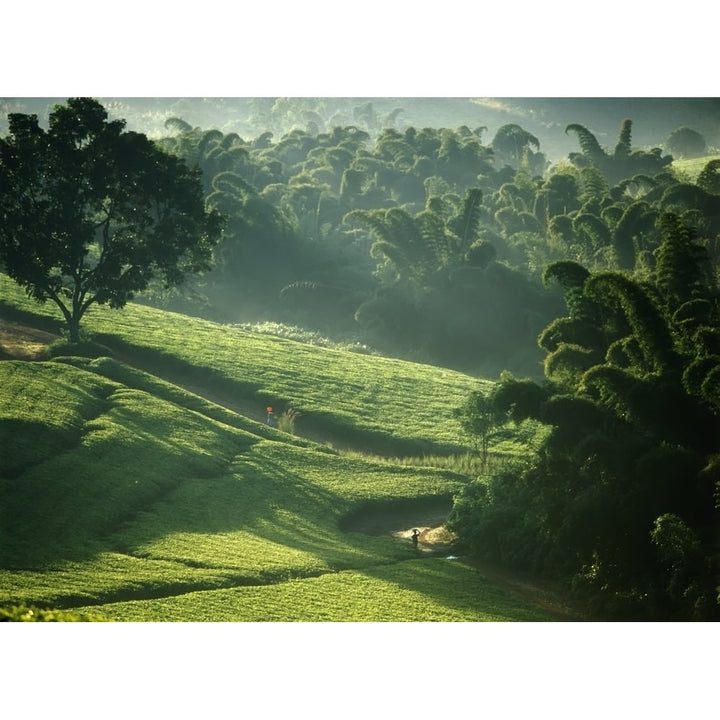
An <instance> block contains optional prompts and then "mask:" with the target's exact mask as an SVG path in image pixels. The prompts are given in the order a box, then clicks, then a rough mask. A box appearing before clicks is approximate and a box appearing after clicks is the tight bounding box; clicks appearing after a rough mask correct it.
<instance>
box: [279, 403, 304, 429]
mask: <svg viewBox="0 0 720 720" xmlns="http://www.w3.org/2000/svg"><path fill="white" fill-rule="evenodd" d="M300 414H301V413H300V411H299V410H296V409H295V408H288V409H287V410H286V411H285V412H284V413H282V415H280V417H278V429H279V430H282V431H283V432H286V433H289V434H290V435H294V434H295V419H296V418H298V417H299V416H300Z"/></svg>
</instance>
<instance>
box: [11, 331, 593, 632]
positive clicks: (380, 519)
mask: <svg viewBox="0 0 720 720" xmlns="http://www.w3.org/2000/svg"><path fill="white" fill-rule="evenodd" d="M59 337H60V336H59V335H55V334H52V333H49V332H45V331H43V330H38V329H36V328H32V327H29V326H26V325H22V324H20V323H16V322H12V321H9V320H4V319H2V318H0V360H3V359H5V360H38V359H39V358H40V357H41V355H42V352H43V351H44V350H45V348H47V346H48V345H50V344H51V343H52V342H54V341H55V340H58V339H59ZM115 357H116V359H117V360H118V361H120V362H125V363H127V364H128V365H131V366H134V367H138V369H140V370H143V369H144V368H143V367H141V365H137V364H136V363H134V362H133V360H132V358H129V357H121V356H119V355H117V354H116V356H115ZM146 371H147V370H146ZM163 379H164V380H167V381H168V382H172V383H174V384H177V385H178V386H180V387H183V388H184V389H185V390H188V391H189V392H192V393H194V394H196V395H198V396H200V397H203V398H205V399H206V400H208V401H209V402H212V403H215V404H217V405H220V406H222V407H225V408H227V409H228V410H231V411H233V412H237V413H239V414H241V415H244V416H246V417H249V418H251V419H253V420H258V421H260V422H263V421H264V419H265V417H264V414H263V412H262V411H261V410H258V408H256V407H254V406H251V404H250V403H248V404H247V405H243V404H239V403H229V402H228V401H227V400H226V399H224V398H222V397H219V396H217V395H214V394H213V393H208V392H207V391H206V390H205V389H204V388H202V387H200V386H197V385H188V384H183V383H182V382H178V378H173V377H164V378H163ZM298 436H299V437H305V438H306V439H308V440H312V441H314V442H318V443H321V444H323V442H324V441H323V439H322V438H320V437H311V436H310V435H309V434H303V433H300V432H298ZM336 449H339V450H342V449H343V448H341V447H337V448H336ZM409 513H410V514H408V510H406V511H405V512H403V511H402V510H398V509H395V510H389V511H379V512H377V511H376V512H368V513H367V514H365V515H364V516H362V517H358V518H357V520H356V521H355V523H354V525H355V526H354V527H352V528H351V529H352V530H354V531H356V532H366V533H368V534H371V535H385V534H389V535H392V536H393V537H396V538H399V539H402V540H407V541H408V542H411V540H412V535H413V530H415V529H417V530H419V532H420V534H419V536H418V550H419V551H420V552H421V553H423V554H425V555H428V556H443V557H447V558H448V559H449V560H453V561H457V562H462V563H464V564H466V565H469V566H470V567H473V568H475V569H476V570H477V571H478V572H479V573H481V574H482V575H484V576H485V577H487V578H488V580H491V581H492V582H494V583H496V584H498V585H500V586H501V587H503V588H505V589H506V590H508V591H509V592H510V593H512V594H513V595H515V596H516V597H518V598H520V599H521V600H523V601H524V602H526V603H529V604H531V605H533V606H535V607H537V608H538V609H540V610H543V611H544V612H547V613H549V614H551V615H553V616H554V617H556V618H557V619H558V620H565V621H585V620H590V619H591V618H588V617H585V616H583V614H582V613H581V612H579V611H578V610H576V609H573V608H571V607H569V606H568V605H567V604H566V603H564V602H563V601H562V600H561V598H560V596H559V595H558V593H557V592H555V590H554V589H552V588H550V587H548V586H544V585H542V584H541V583H539V582H538V581H537V580H535V579H530V578H524V577H522V576H520V575H518V574H515V573H509V572H507V571H506V570H504V569H502V568H500V567H498V566H495V565H493V564H492V563H488V562H485V561H480V560H477V559H472V558H468V557H465V556H456V555H454V554H453V553H454V548H455V544H454V542H455V538H454V537H453V536H452V535H451V534H450V533H449V532H448V531H447V530H446V529H445V527H444V522H445V520H446V518H447V513H448V509H447V507H446V506H444V505H443V506H442V507H441V506H438V507H435V508H433V507H430V508H426V509H423V510H419V509H417V508H414V509H410V510H409Z"/></svg>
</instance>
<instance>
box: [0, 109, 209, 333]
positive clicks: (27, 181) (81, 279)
mask: <svg viewBox="0 0 720 720" xmlns="http://www.w3.org/2000/svg"><path fill="white" fill-rule="evenodd" d="M123 127H124V121H119V120H116V121H112V122H108V121H107V112H106V111H105V109H104V108H103V107H102V105H100V104H99V103H98V102H96V101H94V100H91V99H88V98H75V99H71V100H69V101H68V103H67V105H65V106H57V107H55V109H54V110H53V112H52V113H51V115H50V127H49V130H47V131H45V130H44V129H42V128H41V127H40V125H39V123H38V118H37V116H35V115H31V116H28V115H20V114H13V115H11V116H10V132H9V135H8V137H7V138H2V139H0V184H2V186H3V189H4V192H3V194H2V199H1V200H0V214H1V215H2V217H3V223H2V228H1V229H0V263H2V264H3V266H4V268H5V271H6V272H7V273H8V275H9V276H10V277H12V278H13V280H15V281H16V282H17V283H19V284H20V285H21V286H22V287H24V288H25V289H26V290H27V292H28V294H29V295H30V296H31V297H33V298H34V299H35V300H37V301H38V302H41V303H43V302H46V301H47V300H51V301H52V302H53V303H55V305H57V307H58V308H59V309H60V311H61V312H62V314H63V317H64V319H65V322H66V324H67V327H68V330H69V332H70V340H71V341H72V342H78V341H79V326H80V320H81V319H82V317H83V316H84V315H85V313H86V312H87V310H88V308H89V307H90V306H91V305H93V304H99V305H103V304H107V305H109V306H110V307H113V308H121V307H123V306H124V305H125V304H126V302H127V301H128V300H129V299H131V298H132V297H133V294H134V293H136V292H138V291H140V290H143V289H145V288H146V287H147V286H148V284H149V283H150V281H151V280H152V279H153V277H154V276H155V275H159V276H161V277H162V278H163V280H164V282H165V283H166V284H167V285H168V286H172V285H177V284H179V283H180V282H181V281H182V279H183V277H184V275H185V274H186V273H197V272H200V271H203V270H207V269H208V268H209V260H210V256H211V252H212V248H213V246H214V245H215V243H216V242H217V240H218V238H219V236H220V225H221V223H220V216H219V215H218V214H217V213H215V212H213V211H206V209H205V204H204V202H203V198H202V194H201V193H202V186H201V184H200V180H199V173H198V172H197V171H196V170H190V169H188V168H187V166H186V165H185V163H184V162H183V161H182V160H180V159H178V158H177V157H174V156H171V155H168V154H166V153H164V152H162V151H160V150H159V149H158V148H157V147H156V146H154V145H153V144H152V143H151V142H150V141H149V140H148V139H147V138H146V137H145V136H144V135H140V134H138V133H131V132H123Z"/></svg>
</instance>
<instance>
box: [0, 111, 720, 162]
mask: <svg viewBox="0 0 720 720" xmlns="http://www.w3.org/2000/svg"><path fill="white" fill-rule="evenodd" d="M65 100H66V98H4V99H2V100H0V132H4V131H5V130H6V129H7V115H8V113H10V112H26V113H35V114H37V115H38V116H39V117H40V118H41V119H42V118H46V117H47V114H48V112H49V110H50V108H51V107H52V105H53V104H55V103H58V102H64V101H65ZM99 100H100V101H101V102H102V103H103V104H104V105H105V106H106V108H107V109H108V111H109V113H110V114H111V116H113V117H123V118H125V119H126V120H127V121H128V126H129V127H130V128H131V129H133V130H138V131H141V132H145V133H146V134H148V135H150V136H159V135H162V134H163V133H164V132H165V130H164V122H165V120H166V119H167V118H168V117H172V116H175V117H180V118H182V119H183V120H185V121H186V122H188V123H189V124H191V125H193V126H199V127H202V128H207V129H210V128H212V127H217V128H218V129H220V130H222V131H223V132H237V133H238V134H239V135H240V136H241V137H244V138H246V139H247V138H251V137H256V136H257V135H259V134H261V133H262V132H265V131H267V130H270V131H271V132H273V133H274V134H275V135H276V136H277V138H276V139H279V137H280V136H281V135H282V134H283V133H284V132H287V131H289V130H290V129H292V127H293V126H295V127H303V129H306V128H308V127H312V126H311V123H312V122H313V119H314V120H315V121H318V119H320V121H321V122H324V123H325V124H327V125H333V124H353V123H356V124H360V125H363V123H368V122H370V123H371V124H373V126H374V129H375V130H377V129H379V128H380V127H383V126H384V124H385V123H384V122H383V121H384V120H387V124H391V125H393V126H394V127H396V128H398V129H399V130H403V129H404V128H406V127H408V126H414V127H449V128H453V129H454V128H457V127H460V126H461V125H467V126H468V127H470V128H471V129H474V128H477V127H486V128H487V131H486V132H485V134H484V135H483V138H484V141H485V142H487V143H489V142H491V140H492V138H493V137H494V135H495V133H496V132H497V130H498V128H500V127H501V126H502V125H505V124H508V123H516V124H518V125H521V126H522V127H523V128H524V129H526V130H528V131H529V132H531V133H533V134H534V135H535V136H536V137H537V138H538V140H539V141H540V149H541V150H542V151H543V152H544V153H545V154H546V155H547V156H548V157H549V158H550V159H551V160H558V159H561V158H563V157H565V156H566V155H567V153H568V152H572V151H576V150H578V149H579V148H578V145H577V139H576V138H575V137H572V136H567V135H565V127H566V126H567V125H568V124H570V123H580V124H581V125H585V126H586V127H587V128H588V129H589V130H590V131H591V132H593V133H594V134H595V136H596V137H597V139H598V141H599V142H600V144H601V145H604V146H608V147H612V146H614V144H615V142H616V140H617V136H618V133H619V130H620V124H621V122H622V121H623V119H624V118H627V117H629V118H631V119H632V121H633V145H635V146H637V147H656V146H661V145H662V143H663V142H664V141H665V140H666V139H667V137H668V135H669V134H670V133H671V132H672V131H673V130H675V129H677V128H678V127H681V126H683V125H684V126H687V127H691V128H692V129H694V130H696V131H697V132H699V133H700V134H702V135H703V136H704V137H705V140H706V142H707V143H708V145H710V146H720V98H682V97H680V98H612V97H601V98H582V97H565V98H458V97H450V98H441V97H434V98H407V97H400V98H397V97H396V98H390V97H385V98H341V97H334V98H295V99H292V98H290V99H288V100H286V101H285V102H282V103H276V102H275V101H276V100H277V98H99ZM316 116H319V118H318V117H316ZM322 129H323V128H320V130H322ZM370 129H373V128H370Z"/></svg>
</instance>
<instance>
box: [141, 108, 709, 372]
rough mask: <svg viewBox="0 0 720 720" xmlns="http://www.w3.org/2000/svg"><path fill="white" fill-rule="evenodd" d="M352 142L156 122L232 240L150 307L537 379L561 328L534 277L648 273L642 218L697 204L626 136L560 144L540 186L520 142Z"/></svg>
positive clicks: (440, 134)
mask: <svg viewBox="0 0 720 720" xmlns="http://www.w3.org/2000/svg"><path fill="white" fill-rule="evenodd" d="M365 111H366V113H367V112H370V110H368V109H367V108H365ZM306 120H307V119H306ZM375 121H376V122H377V120H375ZM359 125H361V123H358V125H347V126H336V127H333V128H332V129H330V130H329V131H327V132H312V124H311V125H309V126H308V127H309V128H310V129H306V130H302V129H295V130H292V131H290V132H287V133H285V134H284V135H282V136H280V137H277V138H276V137H275V136H274V135H273V134H272V132H270V131H268V132H266V133H261V134H259V135H257V136H256V137H254V138H252V139H249V140H245V139H243V138H241V137H240V136H239V135H237V134H235V133H223V132H221V131H219V130H214V129H210V130H206V129H201V128H197V127H191V126H190V125H188V124H187V123H186V122H185V121H183V120H182V119H181V118H170V119H168V120H167V121H166V123H165V126H166V129H167V137H165V138H163V139H161V140H159V143H160V144H161V145H162V146H163V147H164V148H165V149H167V150H168V151H169V152H171V153H173V154H176V155H179V156H180V157H182V158H184V159H185V160H186V161H187V162H188V163H189V164H190V165H191V166H192V165H197V166H199V167H200V168H201V169H202V172H203V178H204V183H205V188H206V192H207V201H208V203H209V204H210V205H212V206H214V207H216V208H218V209H219V210H220V211H221V212H222V213H223V214H224V215H225V217H226V219H227V225H226V228H225V233H224V239H223V240H222V242H221V243H220V244H219V246H218V248H217V249H216V253H215V265H214V269H213V271H212V272H211V273H210V274H208V275H206V276H204V277H202V278H198V279H196V280H195V281H193V282H192V283H191V284H190V285H188V286H186V287H185V289H184V290H183V291H182V292H183V294H182V295H180V294H179V293H177V292H176V293H175V294H174V295H173V297H162V293H161V292H160V290H158V289H156V290H155V291H154V292H153V293H152V294H149V295H147V296H146V297H147V299H148V301H150V302H153V303H156V304H164V306H166V307H171V308H173V309H178V310H183V311H185V312H192V313H194V314H202V315H204V316H206V317H211V318H213V319H217V320H221V321H225V322H254V321H262V320H267V321H276V322H281V323H286V324H289V325H297V326H300V327H303V328H306V329H309V330H315V331H318V332H321V333H325V334H327V335H330V336H334V337H339V338H351V339H353V340H359V341H361V342H362V343H364V344H367V345H369V346H370V347H374V348H377V349H378V350H380V351H381V352H384V353H388V354H393V355H398V356H401V357H406V358H411V359H418V360H423V361H427V362H431V363H438V364H442V365H447V366H450V367H454V368H457V369H462V370H466V371H469V372H476V373H482V374H485V375H488V374H489V375H493V374H495V375H496V374H497V373H499V372H500V371H501V370H503V369H510V370H512V371H513V372H518V373H522V374H529V375H531V376H533V377H536V378H539V377H540V376H541V372H542V353H541V351H540V349H539V348H538V346H537V336H538V335H539V333H540V332H541V331H542V329H543V328H544V327H545V326H546V325H547V324H548V323H549V322H550V321H551V320H552V319H553V318H555V317H556V316H557V315H558V314H560V313H561V312H562V311H563V304H562V296H561V293H559V292H558V291H557V290H555V289H552V288H551V289H548V288H547V287H544V286H543V283H542V279H541V275H542V271H543V269H544V268H545V267H546V266H547V265H548V264H550V263H552V262H555V261H557V260H560V259H572V260H574V261H576V262H579V263H581V264H583V265H584V266H586V267H588V268H590V269H596V268H603V269H618V270H625V271H627V270H632V269H634V268H635V266H637V267H638V269H639V270H641V271H645V270H648V271H649V270H651V268H652V257H653V252H654V251H655V250H656V249H657V247H658V244H659V235H658V231H657V229H654V228H652V225H653V222H654V218H655V217H656V216H657V214H659V213H661V212H662V211H663V210H664V209H665V208H666V207H668V206H670V205H671V204H672V203H676V202H682V201H683V200H682V197H684V196H683V193H685V194H687V193H693V192H695V193H697V192H702V191H703V188H702V186H700V185H695V184H693V185H688V184H685V183H683V182H681V181H680V180H679V179H678V178H677V177H676V176H675V175H673V174H672V173H670V172H669V163H670V161H671V158H670V156H663V155H662V154H661V152H660V150H659V149H654V150H652V151H643V150H636V149H633V148H632V146H631V140H630V130H631V122H630V121H629V120H627V121H625V122H624V123H623V126H622V128H621V133H620V138H619V140H618V143H617V146H616V147H615V148H614V149H613V150H612V151H607V150H604V149H603V148H601V147H600V146H599V144H598V143H597V141H596V140H595V138H594V137H593V135H592V134H591V133H590V132H589V131H588V130H586V129H585V128H583V127H582V126H579V125H571V126H569V127H568V128H567V132H568V133H569V134H575V135H576V136H577V137H578V140H579V145H580V148H581V151H580V152H577V153H573V154H571V155H570V156H569V157H568V158H567V160H566V161H564V162H562V163H559V164H557V165H555V166H553V168H552V169H551V170H550V168H549V165H550V164H549V162H548V161H547V158H546V157H545V155H544V154H543V153H542V152H541V150H540V143H539V141H538V140H537V138H535V137H534V136H533V135H532V134H531V133H529V132H527V131H525V130H524V129H523V128H521V127H520V126H518V125H516V124H508V125H505V126H503V127H501V128H500V129H499V130H498V131H497V132H496V133H495V135H494V136H493V137H492V138H485V128H483V127H477V128H469V127H465V126H464V127H460V128H457V129H455V130H451V129H447V128H413V127H409V128H407V129H405V130H404V131H400V130H397V129H394V128H392V127H386V128H384V129H380V130H376V131H375V132H373V135H372V136H371V135H370V132H368V131H367V130H363V129H361V127H359ZM710 176H712V174H710ZM685 201H686V202H689V203H690V206H692V207H694V205H693V203H694V201H695V198H694V197H693V198H686V199H685ZM683 209H684V210H685V209H687V208H686V207H685V206H684V208H683ZM647 228H650V232H647V233H646V232H645V231H646V229H647Z"/></svg>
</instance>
